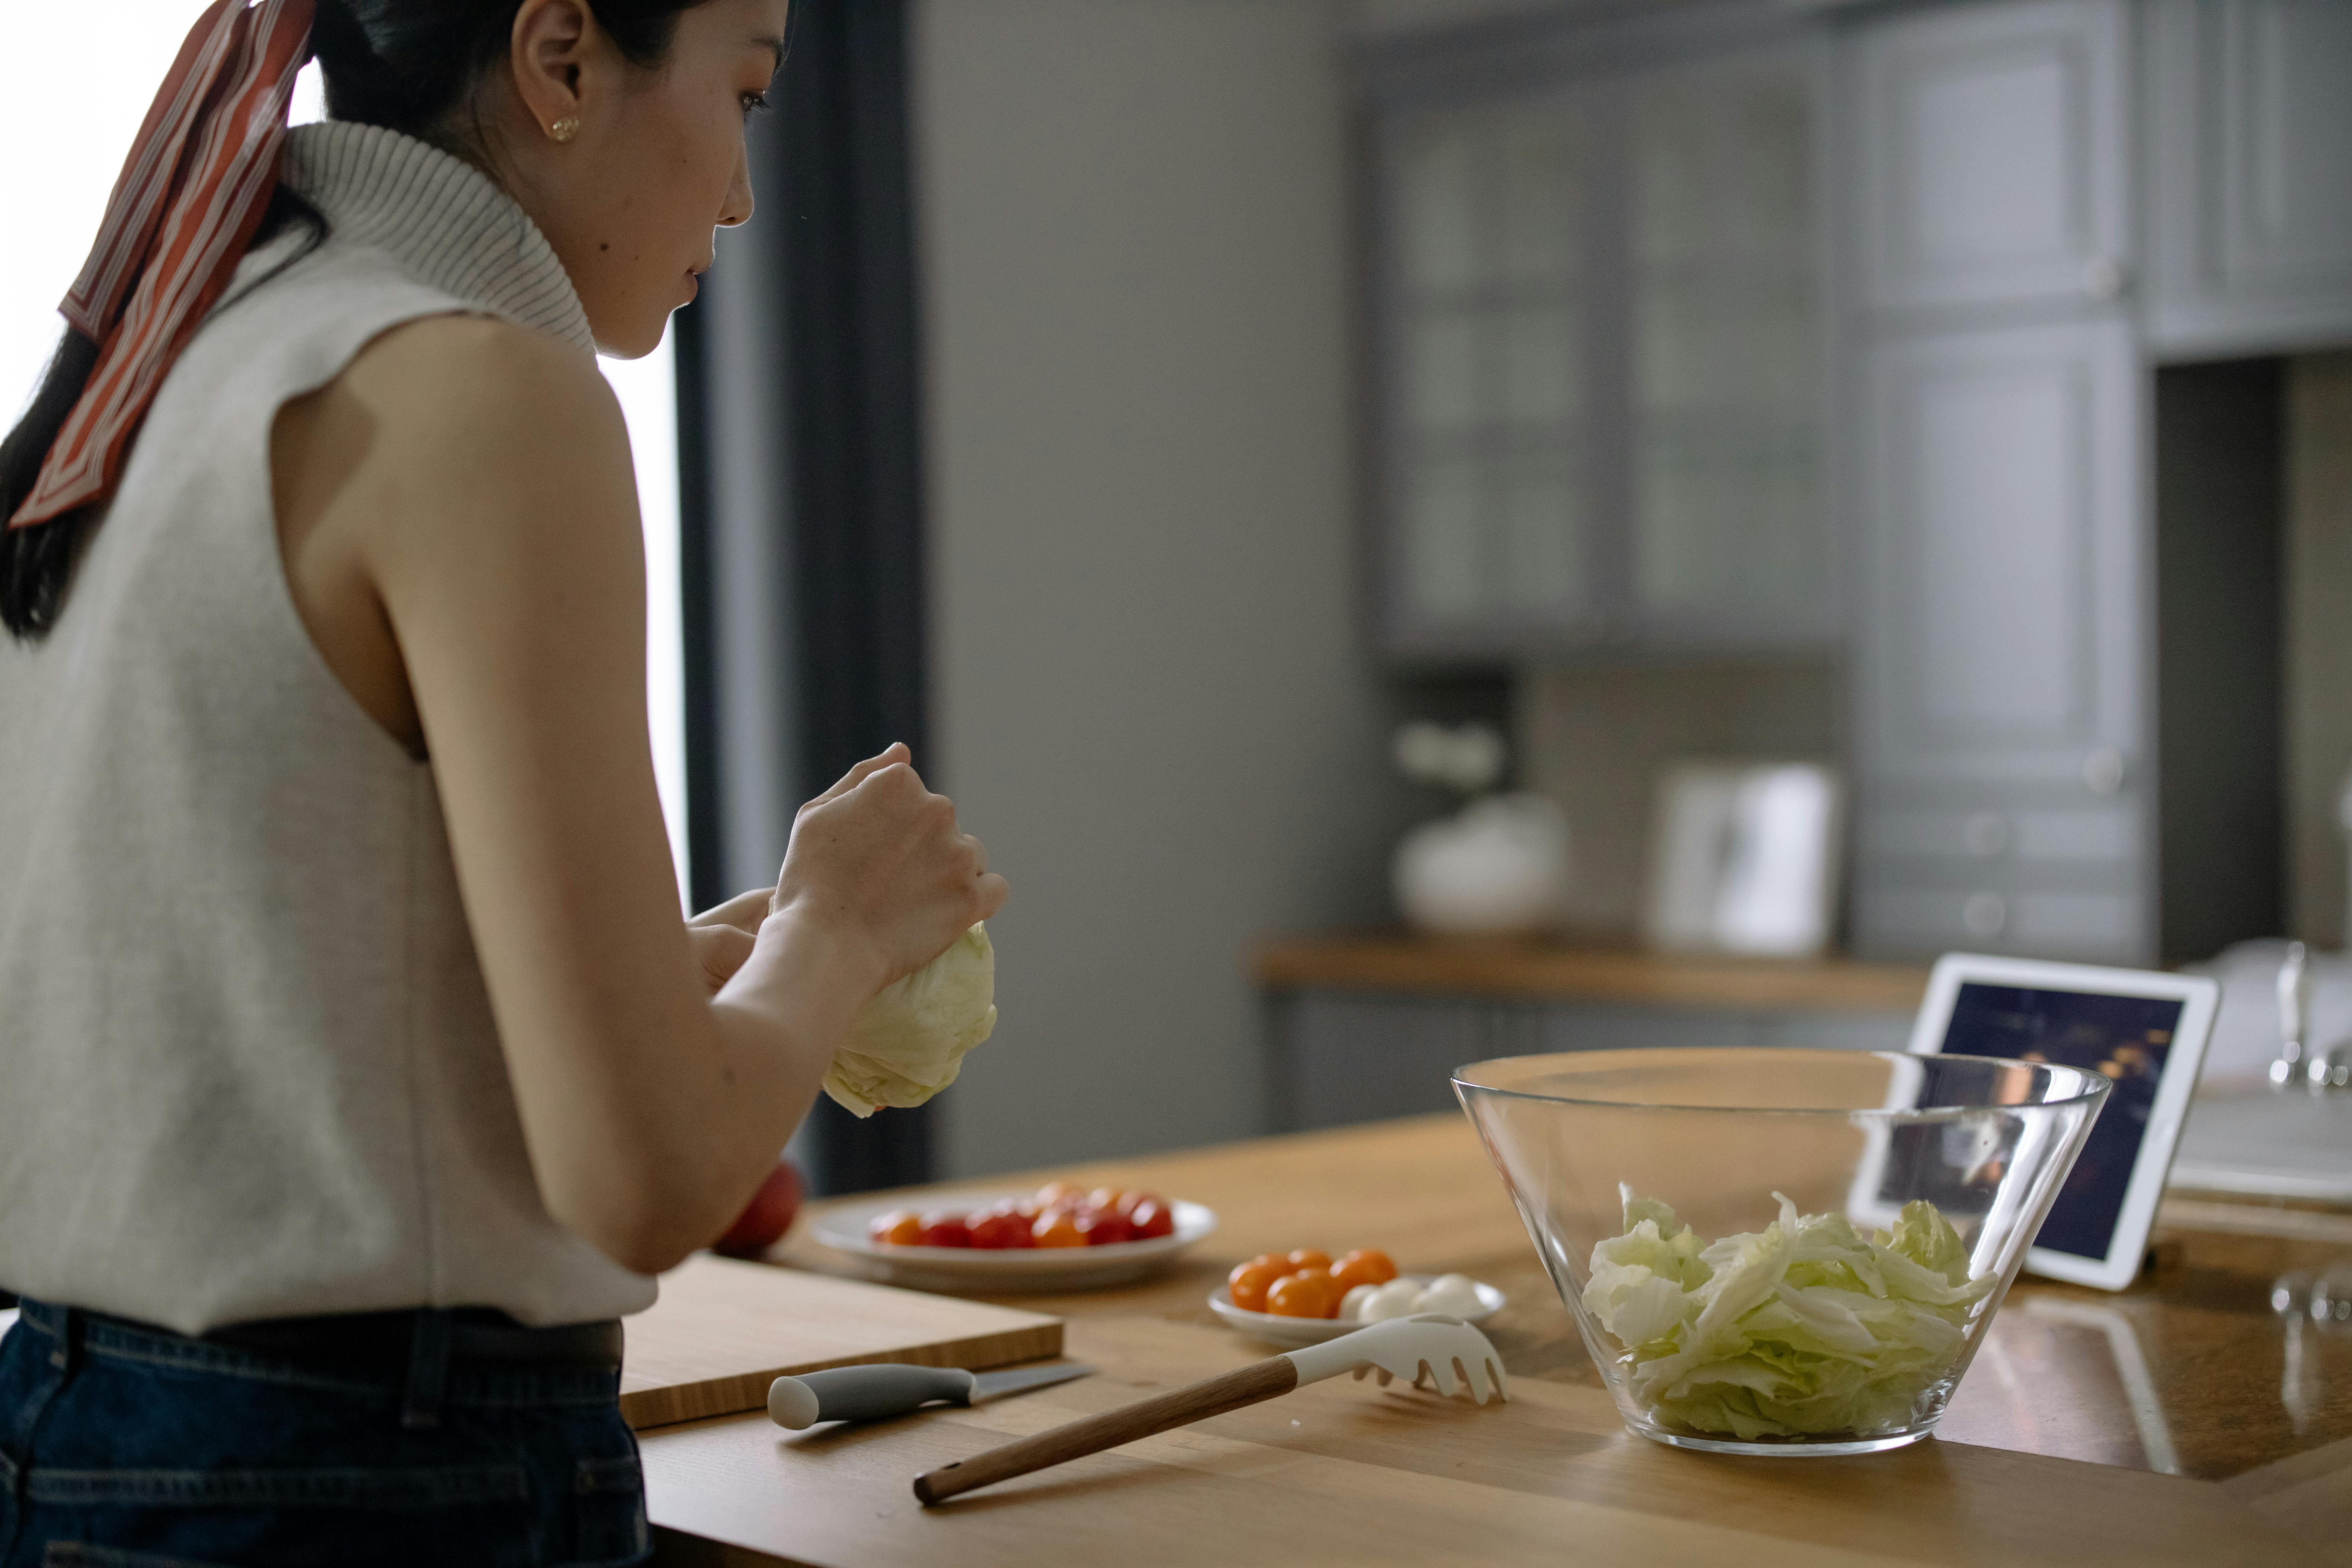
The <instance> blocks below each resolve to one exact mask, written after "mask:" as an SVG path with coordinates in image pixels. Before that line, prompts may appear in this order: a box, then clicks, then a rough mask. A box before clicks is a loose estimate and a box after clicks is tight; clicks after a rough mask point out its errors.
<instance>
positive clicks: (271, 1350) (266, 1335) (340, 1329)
mask: <svg viewBox="0 0 2352 1568" xmlns="http://www.w3.org/2000/svg"><path fill="white" fill-rule="evenodd" d="M96 1315H97V1314H92V1316H96ZM420 1315H421V1314H420V1313H419V1312H417V1311H399V1312H339V1313H334V1314H331V1315H329V1316H325V1317H317V1318H271V1319H267V1320H264V1321H259V1322H252V1323H235V1324H231V1325H230V1326H229V1327H227V1328H223V1329H215V1330H213V1331H211V1332H209V1333H206V1334H201V1335H198V1336H197V1338H198V1339H199V1340H200V1341H202V1342H205V1343H206V1344H216V1345H226V1346H228V1347H230V1348H232V1349H235V1350H242V1351H250V1352H253V1353H254V1354H256V1355H266V1356H273V1357H276V1358H277V1359H278V1360H280V1361H290V1362H295V1363H299V1364H303V1365H310V1366H330V1367H347V1366H389V1367H397V1366H400V1365H403V1364H404V1363H406V1362H407V1360H408V1358H409V1353H410V1351H411V1349H412V1347H413V1346H415V1343H416V1342H417V1319H418V1317H419V1316H420ZM446 1317H447V1318H448V1319H449V1331H448V1347H449V1348H448V1356H449V1363H450V1364H451V1365H478V1364H491V1365H498V1366H539V1367H546V1368H548V1369H550V1370H562V1371H567V1372H617V1371H619V1370H620V1365H621V1323H620V1320H619V1319H617V1318H612V1319H606V1320H605V1321H602V1322H593V1323H563V1324H560V1325H558V1326H556V1327H554V1328H548V1329H534V1328H529V1327H526V1326H525V1325H523V1324H521V1323H518V1322H516V1321H514V1320H513V1319H512V1318H509V1317H508V1316H507V1315H506V1314H505V1313H504V1312H499V1311H494V1310H490V1309H488V1308H480V1307H463V1308H459V1309H457V1310H456V1311H454V1312H449V1313H446ZM130 1326H131V1327H135V1328H139V1329H141V1330H142V1331H146V1332H149V1333H153V1332H157V1330H155V1329H153V1328H152V1327H151V1326H150V1325H147V1324H143V1323H140V1324H131V1325H130ZM163 1332H169V1331H168V1330H165V1331H163Z"/></svg>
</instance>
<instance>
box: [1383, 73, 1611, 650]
mask: <svg viewBox="0 0 2352 1568" xmlns="http://www.w3.org/2000/svg"><path fill="white" fill-rule="evenodd" d="M1386 134H1387V144H1386V146H1385V148H1384V153H1385V156H1384V158H1383V160H1382V166H1383V168H1384V170H1385V174H1386V188H1385V192H1384V195H1385V201H1384V230H1385V232H1384V236H1383V244H1382V247H1381V250H1382V254H1383V256H1384V257H1385V258H1386V261H1385V266H1384V272H1383V289H1382V295H1383V300H1384V305H1385V309H1384V310H1383V316H1384V319H1385V325H1386V331H1385V333H1384V342H1385V343H1386V353H1387V355H1388V359H1389V364H1388V367H1387V374H1386V375H1385V376H1384V378H1383V380H1384V384H1385V386H1386V388H1387V391H1386V402H1387V406H1386V414H1385V417H1384V419H1383V421H1382V423H1383V426H1384V432H1383V434H1384V437H1385V438H1384V440H1383V442H1382V449H1383V452H1384V455H1385V458H1386V461H1385V463H1384V465H1383V466H1384V468H1385V469H1386V505H1385V508H1384V511H1385V515H1386V517H1387V520H1388V553H1389V564H1390V572H1389V582H1390V584H1391V586H1390V600H1391V602H1390V605H1389V615H1390V617H1391V630H1392V631H1393V632H1395V633H1398V634H1400V635H1401V636H1402V637H1403V638H1405V639H1406V640H1409V641H1410V640H1430V641H1433V642H1437V643H1446V642H1452V643H1455V644H1465V643H1473V642H1477V641H1480V640H1482V639H1486V640H1492V639H1494V638H1496V637H1499V636H1503V635H1507V629H1508V628H1510V627H1525V626H1572V625H1574V624H1575V623H1577V622H1578V621H1579V620H1580V619H1581V618H1582V617H1585V616H1589V615H1590V614H1591V609H1592V603H1593V598H1594V595H1593V589H1592V577H1593V572H1594V560H1593V557H1594V553H1595V552H1594V551H1593V549H1592V547H1591V539H1590V537H1589V536H1590V532H1591V505H1590V501H1589V499H1588V494H1589V492H1590V490H1591V488H1592V487H1591V474H1590V468H1589V456H1588V452H1587V450H1586V447H1587V439H1586V434H1585V422H1586V418H1587V409H1586V404H1587V396H1586V388H1587V386H1588V385H1589V383H1590V379H1591V378H1590V375H1589V373H1588V369H1587V359H1588V355H1589V352H1590V349H1589V333H1588V331H1587V328H1586V321H1585V316H1584V311H1583V298H1584V294H1585V292H1586V290H1585V289H1584V284H1585V281H1586V279H1585V273H1586V270H1587V268H1588V260H1587V257H1588V252H1589V251H1590V249H1591V216H1590V214H1591V205H1592V185H1593V174H1592V169H1591V158H1592V142H1593V138H1592V135H1591V130H1590V127H1589V124H1588V122H1587V121H1586V120H1585V119H1584V117H1583V116H1582V115H1581V114H1580V112H1579V111H1578V110H1574V109H1572V108H1569V107H1564V106H1561V105H1558V104H1552V103H1543V102H1527V103H1512V104H1506V105H1500V106H1480V107H1477V108H1475V109H1448V110H1422V111H1419V112H1415V113H1412V114H1408V115H1402V116H1399V117H1397V118H1396V119H1394V120H1391V121H1390V122H1389V123H1388V126H1387V128H1386Z"/></svg>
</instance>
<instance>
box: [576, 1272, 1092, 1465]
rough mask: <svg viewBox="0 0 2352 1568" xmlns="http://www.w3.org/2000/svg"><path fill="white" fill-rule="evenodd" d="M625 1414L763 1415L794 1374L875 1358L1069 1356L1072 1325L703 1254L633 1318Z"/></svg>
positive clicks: (679, 1417) (637, 1417) (650, 1420)
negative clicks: (779, 1384)
mask: <svg viewBox="0 0 2352 1568" xmlns="http://www.w3.org/2000/svg"><path fill="white" fill-rule="evenodd" d="M625 1327H626V1331H627V1334H628V1349H627V1351H626V1352H625V1354H624V1356H623V1359H622V1363H621V1414H622V1415H625V1416H626V1417H627V1418H628V1422H629V1425H630V1426H634V1427H635V1428H637V1429H638V1430H639V1431H643V1430H645V1429H646V1427H648V1426H668V1425H670V1424H671V1423H672V1422H677V1421H696V1420H699V1419H701V1418H702V1417H704V1416H706V1415H736V1414H739V1413H740V1412H743V1411H747V1410H764V1409H766V1408H767V1405H768V1384H771V1383H772V1382H774V1381H775V1380H776V1379H777V1378H779V1377H783V1376H786V1375H788V1374H792V1373H803V1372H816V1371H818V1370H820V1369H822V1368H824V1367H828V1366H854V1365H857V1364H860V1363H868V1362H906V1363H912V1364H914V1365H916V1366H961V1367H969V1368H974V1369H977V1368H981V1367H991V1366H1004V1365H1007V1364H1010V1363H1013V1362H1023V1361H1035V1360H1037V1359H1038V1358H1040V1357H1042V1356H1055V1355H1059V1354H1061V1353H1062V1321H1061V1320H1060V1319H1059V1318H1049V1317H1046V1316H1045V1315H1044V1314H1043V1313H1040V1312H1022V1311H1015V1310H1013V1309H1011V1308H1009V1307H990V1306H984V1305H982V1303H980V1302H977V1301H961V1300H956V1299H955V1298H954V1297H951V1296H928V1295H925V1294H923V1293H922V1292H920V1291H917V1290H894V1289H889V1288H888V1287H887V1286H883V1285H867V1284H864V1283H861V1282H859V1281H857V1280H853V1279H832V1278H830V1277H828V1276H826V1275H823V1274H805V1273H803V1272H802V1271H800V1270H799V1269H796V1268H776V1267H773V1266H772V1265H769V1264H765V1263H738V1262H736V1261H734V1260H732V1259H730V1258H714V1257H711V1256H709V1254H707V1253H706V1254H698V1255H697V1256H695V1257H694V1258H690V1259H688V1261H687V1262H685V1263H683V1264H681V1265H679V1266H678V1267H677V1268H674V1269H672V1270H671V1271H670V1272H669V1273H667V1274H665V1275H663V1276H662V1281H661V1300H659V1301H657V1302H656V1303H655V1304H654V1305H653V1307H652V1308H651V1309H649V1310H646V1311H644V1312H641V1313H639V1314H638V1315H637V1316H635V1317H634V1318H631V1319H629V1320H627V1322H626V1325H625Z"/></svg>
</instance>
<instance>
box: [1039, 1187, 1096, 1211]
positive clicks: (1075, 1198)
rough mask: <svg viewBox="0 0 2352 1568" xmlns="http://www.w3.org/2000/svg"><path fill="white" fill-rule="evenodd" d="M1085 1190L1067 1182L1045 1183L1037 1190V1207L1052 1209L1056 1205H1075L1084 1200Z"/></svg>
mask: <svg viewBox="0 0 2352 1568" xmlns="http://www.w3.org/2000/svg"><path fill="white" fill-rule="evenodd" d="M1086 1195H1087V1193H1086V1189H1085V1188H1084V1187H1080V1186H1076V1185H1073V1184H1071V1183H1068V1182H1047V1183H1046V1184H1045V1185H1044V1186H1042V1187H1039V1188H1038V1189H1037V1206H1038V1207H1039V1208H1041V1209H1049V1208H1052V1207H1053V1206H1054V1205H1056V1204H1077V1203H1082V1202H1084V1201H1085V1199H1086Z"/></svg>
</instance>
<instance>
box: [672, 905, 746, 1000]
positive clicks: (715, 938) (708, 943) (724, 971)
mask: <svg viewBox="0 0 2352 1568" xmlns="http://www.w3.org/2000/svg"><path fill="white" fill-rule="evenodd" d="M763 893H764V889H763ZM686 942H687V945H688V947H690V948H692V949H693V950H694V962H695V964H696V966H697V967H698V968H699V969H700V970H701V971H702V982H703V984H705V985H708V986H709V988H710V994H712V995H714V996H716V995H717V994H719V987H720V986H722V985H724V984H727V983H728V982H729V981H730V980H732V979H734V978H735V972H736V971H737V970H739V969H740V968H742V967H743V961H744V960H745V959H747V958H749V957H751V950H752V949H753V948H754V947H756V946H758V945H759V942H758V939H757V938H756V937H755V936H753V935H752V933H751V932H750V931H745V930H743V929H742V928H741V927H740V926H736V925H733V924H730V923H729V922H727V921H717V922H714V923H712V924H709V925H697V924H693V923H691V922H689V923H688V926H687V928H686Z"/></svg>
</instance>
